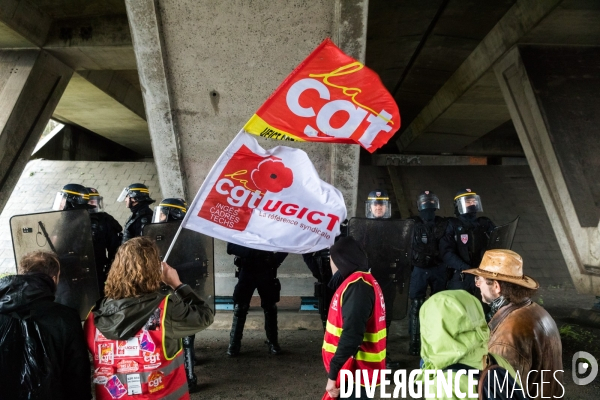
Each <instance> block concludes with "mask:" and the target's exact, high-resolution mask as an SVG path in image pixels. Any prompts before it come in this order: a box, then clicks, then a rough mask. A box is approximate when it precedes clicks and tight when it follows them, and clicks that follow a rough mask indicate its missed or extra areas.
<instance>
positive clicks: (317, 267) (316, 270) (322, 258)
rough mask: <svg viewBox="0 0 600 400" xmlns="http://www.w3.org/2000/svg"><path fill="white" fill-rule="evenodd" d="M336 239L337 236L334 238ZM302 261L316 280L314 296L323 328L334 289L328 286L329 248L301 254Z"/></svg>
mask: <svg viewBox="0 0 600 400" xmlns="http://www.w3.org/2000/svg"><path fill="white" fill-rule="evenodd" d="M336 239H337V238H336ZM302 258H303V259H304V263H305V264H306V266H307V267H308V269H309V270H310V272H312V275H313V276H314V277H315V279H316V280H317V282H315V292H314V296H315V297H316V298H317V300H318V302H319V306H318V307H319V315H320V316H321V322H322V323H323V329H325V327H326V326H327V315H328V314H329V305H330V303H331V299H332V298H333V294H334V293H335V291H334V290H333V289H332V288H331V287H329V281H331V277H332V275H333V274H332V273H331V256H330V254H329V249H323V250H319V251H316V252H314V253H308V254H302Z"/></svg>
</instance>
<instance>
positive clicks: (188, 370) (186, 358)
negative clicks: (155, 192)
mask: <svg viewBox="0 0 600 400" xmlns="http://www.w3.org/2000/svg"><path fill="white" fill-rule="evenodd" d="M186 213H187V203H186V201H185V200H184V199H180V198H167V199H163V200H162V201H161V202H160V203H159V204H158V206H157V207H156V208H155V209H154V214H153V216H152V223H153V224H156V223H162V222H171V221H181V220H183V218H184V217H185V214H186ZM173 267H174V268H175V269H177V265H173ZM195 338H196V336H195V335H192V336H186V337H184V338H183V339H182V340H181V341H182V343H183V362H184V364H185V375H186V378H187V383H188V390H189V392H190V393H195V392H197V391H199V389H200V387H199V386H198V377H197V376H196V374H195V373H194V366H195V364H196V357H195V355H194V339H195Z"/></svg>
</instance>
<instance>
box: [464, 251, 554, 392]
mask: <svg viewBox="0 0 600 400" xmlns="http://www.w3.org/2000/svg"><path fill="white" fill-rule="evenodd" d="M464 272H465V273H467V274H473V275H475V278H476V281H475V284H476V285H477V286H478V287H479V289H480V290H481V299H482V301H483V302H484V303H487V304H491V305H492V312H493V313H494V315H493V318H492V319H491V321H490V322H489V327H490V331H491V337H490V341H489V344H488V348H489V350H490V352H492V353H495V354H499V355H501V356H503V357H504V358H506V359H507V360H508V362H509V363H510V364H511V365H512V366H513V367H514V368H515V369H516V370H517V371H518V372H519V374H520V375H521V378H522V379H523V382H524V383H525V381H526V382H527V388H528V395H529V397H530V398H532V399H534V398H541V397H542V395H543V396H544V397H557V398H558V397H562V396H563V394H564V388H563V386H562V384H561V382H562V381H563V371H562V370H563V363H562V343H561V340H560V333H559V332H558V328H557V327H556V323H555V322H554V320H553V319H552V317H551V316H550V314H548V312H547V311H546V310H545V309H544V308H543V307H541V306H539V305H538V304H537V303H534V302H533V301H531V297H532V296H533V295H534V294H535V292H536V291H537V289H538V288H539V283H538V282H536V281H535V279H533V278H532V277H530V276H527V275H524V274H523V259H522V258H521V256H520V255H519V254H517V253H515V252H514V251H511V250H503V249H498V250H488V251H486V252H485V254H484V256H483V260H482V261H481V264H480V265H479V268H474V269H468V270H466V271H464ZM542 371H551V372H546V373H545V374H544V373H543V372H542Z"/></svg>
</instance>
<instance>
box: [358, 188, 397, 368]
mask: <svg viewBox="0 0 600 400" xmlns="http://www.w3.org/2000/svg"><path fill="white" fill-rule="evenodd" d="M365 216H366V217H367V218H368V219H389V218H391V217H392V204H391V202H390V197H389V195H388V193H387V191H385V190H380V189H377V190H373V191H372V192H370V193H369V195H368V196H367V201H366V202H365ZM370 267H371V273H372V274H373V277H375V279H376V280H377V282H378V283H379V285H380V286H381V290H382V292H383V297H384V301H385V309H386V310H385V317H386V328H387V329H388V331H389V329H390V325H391V324H392V316H393V314H394V301H395V299H396V284H395V282H394V281H393V280H390V279H389V277H388V276H386V275H388V272H387V270H386V269H385V268H381V269H380V268H373V266H370ZM385 364H386V368H387V369H398V368H399V367H400V363H398V362H396V361H392V359H391V357H390V356H389V353H388V355H387V356H386V360H385Z"/></svg>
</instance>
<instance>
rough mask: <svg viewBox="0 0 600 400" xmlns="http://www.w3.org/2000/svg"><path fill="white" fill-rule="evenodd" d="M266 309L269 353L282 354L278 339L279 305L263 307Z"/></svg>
mask: <svg viewBox="0 0 600 400" xmlns="http://www.w3.org/2000/svg"><path fill="white" fill-rule="evenodd" d="M263 310H264V311H265V332H266V334H267V342H266V343H267V346H269V353H271V354H275V355H278V354H281V347H279V342H278V341H277V306H276V305H275V304H273V305H272V306H266V307H263Z"/></svg>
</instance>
